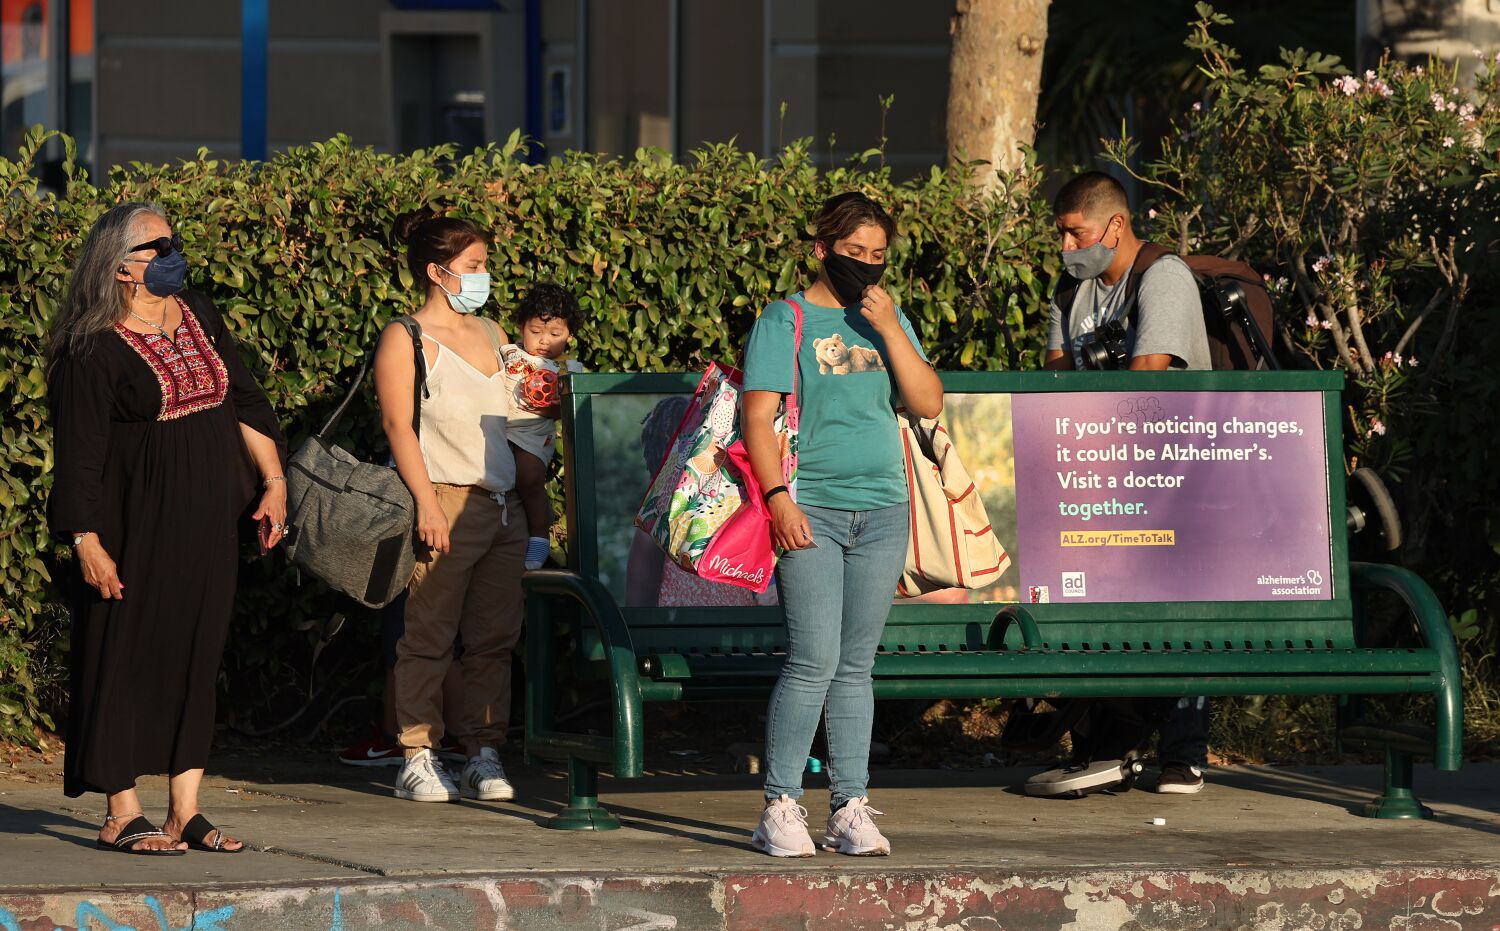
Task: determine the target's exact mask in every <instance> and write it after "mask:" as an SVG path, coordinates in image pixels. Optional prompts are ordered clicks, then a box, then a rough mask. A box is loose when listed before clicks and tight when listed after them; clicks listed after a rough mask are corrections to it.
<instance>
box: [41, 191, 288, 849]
mask: <svg viewBox="0 0 1500 931" xmlns="http://www.w3.org/2000/svg"><path fill="white" fill-rule="evenodd" d="M186 270H187V261H186V259H185V258H184V257H183V255H182V242H181V240H180V239H179V238H178V237H176V236H174V235H173V234H172V229H171V227H170V226H169V225H168V223H167V220H166V218H165V217H164V216H163V215H162V213H161V211H160V210H158V209H157V208H155V207H153V206H151V205H148V204H122V205H120V206H118V207H115V208H113V209H111V210H110V211H108V212H107V213H105V214H104V215H103V216H102V217H100V218H99V220H98V222H97V223H95V224H94V228H93V229H92V230H91V231H90V232H89V236H88V239H87V241H86V242H85V243H84V245H83V250H82V252H81V253H80V255H79V258H78V262H77V266H76V267H75V268H74V270H73V279H72V282H71V284H70V286H69V289H68V296H67V301H66V302H65V304H64V306H63V308H62V311H61V312H60V313H59V314H58V317H57V319H56V321H55V322H54V324H53V328H52V333H51V343H50V346H49V348H48V359H47V385H48V389H47V390H48V399H49V403H50V408H51V412H52V425H53V430H54V436H55V440H54V468H53V483H52V495H51V499H50V515H49V523H50V524H51V527H52V532H53V533H54V534H56V535H58V536H60V537H62V538H63V539H64V540H66V541H68V542H69V543H71V544H72V546H73V551H74V557H75V558H74V559H73V570H72V572H71V579H70V582H71V585H70V586H69V587H70V589H71V591H70V595H69V601H70V607H71V609H72V614H73V633H72V659H71V663H72V670H71V671H72V691H71V703H70V709H69V714H68V727H67V754H66V765H65V767H64V777H65V781H64V785H63V790H64V792H66V793H67V795H69V796H70V797H73V796H78V795H80V794H82V793H83V792H103V793H104V794H105V795H106V796H108V801H109V814H108V816H107V817H106V819H105V823H104V826H103V828H102V829H101V830H100V832H99V844H100V846H103V847H106V848H109V849H112V850H121V851H125V852H128V853H138V854H155V855H171V854H180V853H182V852H183V851H185V850H186V848H187V847H188V846H189V845H191V846H193V847H195V848H200V849H204V850H213V851H220V852H234V851H238V850H241V849H243V845H242V844H241V843H240V842H239V841H237V840H235V839H234V838H231V837H228V836H227V835H225V834H223V833H222V832H220V831H219V830H218V829H216V828H215V827H214V826H213V825H212V824H210V823H209V822H208V820H207V819H206V818H204V817H203V816H202V815H201V814H199V812H198V785H199V783H200V781H201V780H202V778H203V768H204V765H205V764H206V762H207V760H208V748H209V743H210V740H211V738H212V736H213V726H214V683H215V680H216V679H217V678H218V672H219V661H220V659H221V658H222V655H223V652H224V640H225V637H226V635H227V632H228V628H229V618H230V613H231V610H232V608H233V604H234V588H235V576H236V572H237V565H236V560H237V536H236V531H235V525H236V521H237V519H238V517H239V515H240V514H241V513H243V511H244V510H245V508H246V507H247V506H248V505H249V504H250V502H251V501H252V500H253V499H254V497H255V495H256V494H259V496H260V500H259V504H258V507H257V508H256V510H255V512H254V518H255V519H256V520H257V521H259V522H261V527H262V541H263V542H264V543H265V544H267V545H269V546H274V545H276V543H278V542H279V541H280V539H281V536H282V531H283V529H284V526H283V522H284V521H285V520H286V482H285V480H284V479H283V478H282V471H281V463H282V459H283V456H282V453H283V440H282V436H281V430H280V428H279V427H278V425H277V423H276V418H275V415H274V414H273V412H272V410H271V405H270V402H269V401H267V399H266V396H265V394H264V393H263V392H262V391H261V389H260V386H259V385H257V384H256V382H255V379H254V378H253V377H252V376H251V375H250V373H249V371H248V370H246V368H245V367H244V365H243V364H242V363H241V362H240V358H239V356H238V354H236V352H235V347H234V340H233V339H232V338H231V336H230V334H229V332H228V330H227V328H226V327H225V325H224V321H223V320H222V319H221V318H220V317H219V314H218V312H217V311H216V310H215V309H214V306H213V304H212V303H210V302H209V301H208V299H207V298H205V297H203V296H202V295H199V294H194V293H192V292H184V291H183V280H184V275H185V272H186ZM255 472H258V473H259V475H258V476H257V475H256V474H255ZM257 485H259V490H258V491H257ZM147 773H166V774H168V776H169V777H170V780H171V782H170V787H171V788H170V801H169V803H168V810H167V815H166V821H165V823H164V824H163V825H162V829H161V830H158V829H157V828H156V827H155V826H154V825H152V824H151V822H149V821H147V820H146V818H145V817H144V815H143V813H142V811H141V803H140V799H139V798H138V797H137V795H136V791H135V782H136V778H137V777H139V776H141V775H145V774H147Z"/></svg>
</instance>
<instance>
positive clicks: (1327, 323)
mask: <svg viewBox="0 0 1500 931" xmlns="http://www.w3.org/2000/svg"><path fill="white" fill-rule="evenodd" d="M1318 326H1320V327H1322V328H1323V329H1325V330H1331V329H1333V321H1332V320H1320V321H1318Z"/></svg>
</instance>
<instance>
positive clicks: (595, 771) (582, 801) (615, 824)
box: [547, 758, 620, 831]
mask: <svg viewBox="0 0 1500 931" xmlns="http://www.w3.org/2000/svg"><path fill="white" fill-rule="evenodd" d="M547 827H549V828H556V829H557V830H559V831H614V830H617V829H618V828H619V827H620V821H619V819H618V818H616V817H615V816H614V815H612V814H610V813H609V812H607V811H605V810H604V809H603V808H600V807H599V767H598V766H597V765H596V764H594V763H589V762H585V761H584V760H579V759H573V758H570V759H569V760H568V807H567V808H564V809H563V810H562V812H561V813H559V814H558V815H556V816H555V817H553V818H552V819H550V820H549V821H548V822H547Z"/></svg>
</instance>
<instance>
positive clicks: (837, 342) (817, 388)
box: [745, 293, 927, 511]
mask: <svg viewBox="0 0 1500 931" xmlns="http://www.w3.org/2000/svg"><path fill="white" fill-rule="evenodd" d="M789 301H796V302H797V303H798V304H799V305H800V306H801V307H802V320H803V322H802V352H801V354H800V356H799V358H798V361H799V362H800V371H801V379H802V381H801V385H800V389H801V405H802V420H801V425H800V428H799V436H798V444H797V447H798V452H797V501H798V502H799V503H801V504H810V505H814V506H816V507H823V508H836V509H838V510H843V511H868V510H874V509H875V508H883V507H890V506H891V505H896V504H904V503H905V502H906V500H907V490H906V464H905V460H904V457H903V455H902V452H901V433H900V429H899V427H898V426H897V424H896V410H895V409H896V407H897V406H899V405H900V404H901V396H900V393H899V392H898V391H897V390H896V383H895V377H894V376H893V375H892V374H891V372H890V366H889V364H888V359H887V357H886V351H885V343H884V341H883V340H882V339H881V338H880V336H879V335H878V334H877V333H876V332H875V328H874V327H872V326H871V325H870V323H869V321H867V320H865V318H864V316H863V315H862V314H861V313H860V312H859V308H858V306H856V307H854V308H852V309H845V308H842V307H820V306H818V305H816V304H811V303H809V302H808V301H807V298H806V297H805V296H804V295H803V294H800V293H799V294H794V295H792V297H791V298H789V299H788V300H783V301H776V302H775V303H773V304H772V305H771V306H769V307H767V308H766V309H765V311H764V312H762V313H761V315H760V319H759V320H757V321H755V326H754V328H753V329H751V331H750V344H749V346H748V347H747V348H746V350H745V390H746V391H775V392H778V393H780V394H790V393H791V391H792V347H793V345H794V342H795V339H794V332H795V331H794V329H793V326H794V323H795V317H796V314H795V312H794V311H793V310H792V305H791V304H790V303H789ZM896 316H897V317H899V318H900V320H901V329H903V330H905V331H906V335H907V337H908V338H909V339H911V344H912V345H913V346H915V347H916V349H917V352H918V354H920V355H921V356H922V358H923V359H926V358H927V355H926V353H924V352H923V351H922V345H921V343H919V342H918V341H917V335H916V333H914V332H913V331H912V328H911V323H910V322H909V321H908V320H907V319H906V315H905V314H904V313H902V312H901V309H900V308H899V307H898V308H896Z"/></svg>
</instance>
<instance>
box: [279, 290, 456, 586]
mask: <svg viewBox="0 0 1500 931" xmlns="http://www.w3.org/2000/svg"><path fill="white" fill-rule="evenodd" d="M398 322H399V323H400V324H401V325H402V326H403V327H405V328H406V331H407V333H409V334H411V339H412V346H413V353H414V355H415V357H416V378H415V381H414V382H413V386H414V390H413V398H412V429H413V430H414V431H416V432H418V433H419V434H420V432H421V421H422V396H423V394H424V392H425V389H426V383H427V360H426V357H425V356H424V355H423V354H422V328H421V326H420V325H419V324H418V323H417V322H416V321H415V320H413V319H412V318H410V317H401V318H400V319H399V320H398ZM369 366H370V357H369V356H366V357H365V361H364V364H363V365H362V366H360V370H359V375H358V376H357V377H356V379H355V381H354V386H353V387H352V388H350V389H349V393H348V395H346V396H345V397H344V400H343V401H341V402H340V403H339V406H338V407H337V408H335V409H334V412H333V414H332V415H331V416H330V417H329V418H328V422H327V423H325V424H323V428H322V429H321V430H319V431H318V432H317V433H315V434H313V435H312V436H311V437H309V438H308V440H307V442H305V443H303V444H302V447H301V448H300V449H298V450H297V451H296V452H295V453H293V454H292V457H291V460H290V462H289V463H288V468H287V474H286V490H287V524H288V531H287V542H286V555H287V558H288V559H290V560H291V561H292V563H293V564H294V565H296V566H297V567H298V568H300V569H302V570H303V571H305V572H307V573H308V574H309V575H312V576H315V577H317V578H319V579H321V580H323V582H325V583H326V584H327V585H328V587H329V588H332V589H334V590H336V591H340V592H343V593H344V594H346V595H348V596H349V597H351V598H353V599H354V600H355V601H358V602H359V603H360V604H363V605H367V606H369V607H371V608H379V607H383V606H385V605H387V604H389V603H390V602H392V601H394V600H395V599H396V596H397V595H399V594H401V592H402V591H403V590H405V588H406V584H407V582H409V581H411V574H412V569H413V568H414V567H415V566H416V550H415V547H414V537H413V536H412V524H413V523H414V521H415V518H416V505H415V504H414V503H413V501H412V497H411V492H410V491H408V490H407V488H406V484H405V483H404V482H402V481H401V476H400V475H398V474H397V473H396V470H395V469H393V468H390V467H389V466H380V465H372V464H370V463H368V462H361V461H359V460H358V459H356V458H354V456H352V455H350V454H349V453H348V452H346V451H345V450H343V449H340V448H339V447H338V446H336V445H334V443H333V441H332V440H330V439H329V435H330V434H331V433H332V432H333V429H334V427H335V426H337V425H338V422H339V418H341V417H343V415H344V409H345V408H347V407H348V406H349V402H350V401H352V400H353V399H354V395H355V394H356V393H357V392H358V391H359V386H360V385H361V384H363V383H364V380H365V373H366V371H368V369H369Z"/></svg>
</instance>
